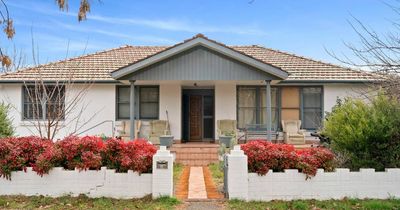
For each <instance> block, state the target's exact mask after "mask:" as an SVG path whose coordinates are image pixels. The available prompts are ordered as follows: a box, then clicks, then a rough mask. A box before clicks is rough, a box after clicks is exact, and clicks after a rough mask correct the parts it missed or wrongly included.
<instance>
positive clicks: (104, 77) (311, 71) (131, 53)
mask: <svg viewBox="0 0 400 210" xmlns="http://www.w3.org/2000/svg"><path fill="white" fill-rule="evenodd" d="M170 47H171V46H129V45H126V46H121V47H119V48H114V49H110V50H105V51H101V52H96V53H93V54H88V55H84V56H80V57H76V58H71V59H67V60H63V61H58V62H52V63H48V64H44V65H40V66H37V67H32V68H26V69H21V70H19V71H16V72H13V73H8V74H3V75H0V82H7V81H32V80H35V79H36V78H38V77H39V76H38V75H39V74H40V75H41V76H40V77H41V78H42V79H43V80H45V81H54V80H62V79H64V80H65V79H74V80H76V81H87V80H92V81H98V82H101V81H104V82H109V81H115V80H114V79H113V78H111V76H110V72H112V71H115V70H117V69H120V68H122V67H125V66H127V65H129V64H132V63H135V62H138V61H140V60H143V59H145V58H147V57H149V56H152V55H154V54H156V53H159V52H161V51H163V50H166V49H168V48H170ZM227 47H229V48H231V49H233V50H236V51H238V52H241V53H243V54H246V55H248V56H250V57H253V58H255V59H257V60H260V61H262V62H264V63H268V64H271V65H273V66H276V67H279V68H281V69H282V70H285V71H287V72H288V73H289V77H288V78H287V79H286V80H285V81H289V82H296V81H299V82H300V81H321V82H322V81H368V80H372V79H373V76H372V75H371V74H369V73H366V72H361V71H356V70H353V69H349V68H344V67H340V66H337V65H333V64H329V63H324V62H321V61H316V60H313V59H309V58H304V57H301V56H297V55H294V54H290V53H286V52H281V51H278V50H274V49H269V48H265V47H262V46H257V45H252V46H227Z"/></svg>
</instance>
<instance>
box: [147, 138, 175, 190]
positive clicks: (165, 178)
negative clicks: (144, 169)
mask: <svg viewBox="0 0 400 210" xmlns="http://www.w3.org/2000/svg"><path fill="white" fill-rule="evenodd" d="M173 167H174V160H173V156H172V154H171V153H170V152H169V150H167V148H166V147H165V146H160V149H159V150H157V153H156V154H155V155H154V156H153V181H152V192H153V193H152V196H153V198H158V197H161V196H170V197H172V195H173V184H174V183H173Z"/></svg>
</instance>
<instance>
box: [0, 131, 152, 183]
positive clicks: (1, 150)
mask: <svg viewBox="0 0 400 210" xmlns="http://www.w3.org/2000/svg"><path fill="white" fill-rule="evenodd" d="M156 150H157V149H156V147H155V146H154V145H152V144H150V143H148V142H147V141H146V140H143V139H139V140H135V141H129V142H124V141H122V140H118V139H107V140H105V141H104V140H103V139H102V138H101V137H97V136H84V137H78V136H68V137H66V138H64V139H62V140H60V141H57V142H55V143H54V142H52V141H50V140H46V139H41V138H39V137H35V136H29V137H19V138H16V137H9V138H4V139H0V177H5V178H6V179H10V178H11V177H10V176H11V172H12V171H21V170H23V171H25V170H26V168H27V167H32V169H33V171H36V173H37V174H38V175H40V176H43V174H47V173H49V171H50V170H51V169H52V168H53V167H64V168H65V169H69V170H74V169H75V168H77V169H79V170H88V169H91V170H98V169H100V167H102V166H106V167H108V168H110V169H116V170H117V171H119V172H126V171H128V170H133V171H137V172H139V173H146V172H151V169H152V157H153V155H154V154H155V153H156Z"/></svg>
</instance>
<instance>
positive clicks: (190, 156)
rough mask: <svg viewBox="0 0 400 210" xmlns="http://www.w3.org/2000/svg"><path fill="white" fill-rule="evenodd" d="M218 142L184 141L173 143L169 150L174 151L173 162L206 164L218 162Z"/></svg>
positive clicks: (195, 164) (193, 164)
mask: <svg viewBox="0 0 400 210" xmlns="http://www.w3.org/2000/svg"><path fill="white" fill-rule="evenodd" d="M218 148H219V146H218V144H211V143H185V144H174V145H173V146H172V147H171V149H170V150H171V152H172V153H175V162H176V163H180V164H182V165H185V166H207V165H209V164H210V163H218V161H219V159H218Z"/></svg>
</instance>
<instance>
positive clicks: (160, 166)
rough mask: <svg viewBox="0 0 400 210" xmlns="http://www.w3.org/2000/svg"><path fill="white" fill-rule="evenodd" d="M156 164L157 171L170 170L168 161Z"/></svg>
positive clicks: (160, 161)
mask: <svg viewBox="0 0 400 210" xmlns="http://www.w3.org/2000/svg"><path fill="white" fill-rule="evenodd" d="M156 164H157V169H168V161H166V160H159V161H157V163H156Z"/></svg>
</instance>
